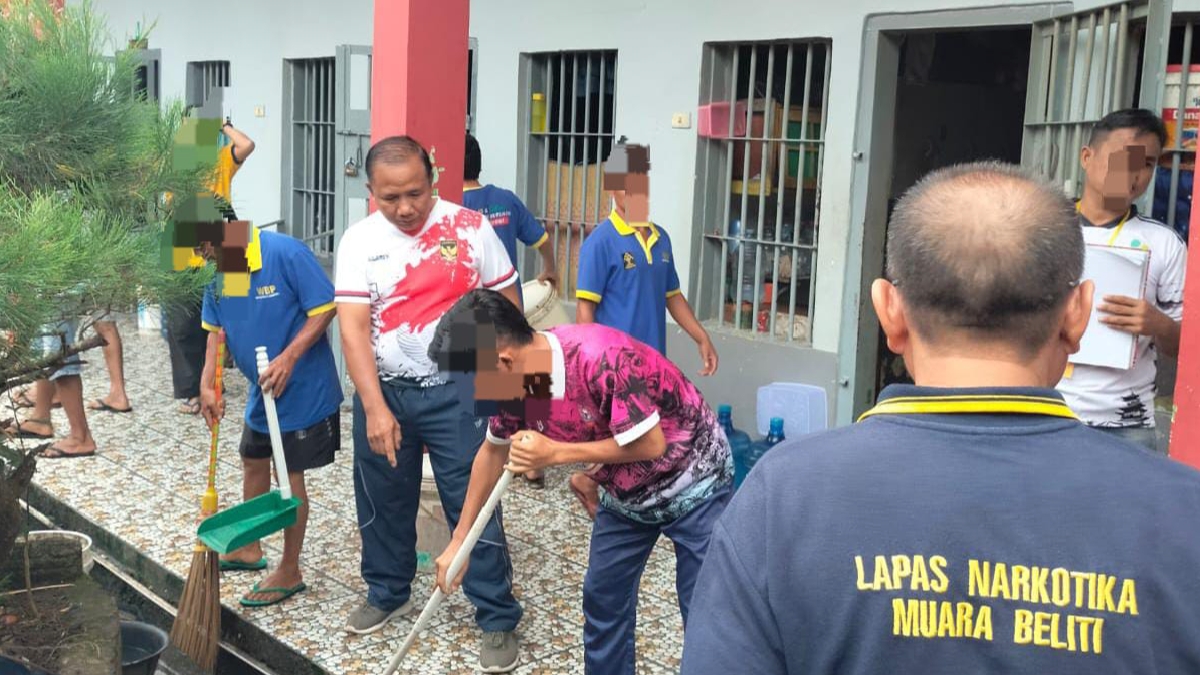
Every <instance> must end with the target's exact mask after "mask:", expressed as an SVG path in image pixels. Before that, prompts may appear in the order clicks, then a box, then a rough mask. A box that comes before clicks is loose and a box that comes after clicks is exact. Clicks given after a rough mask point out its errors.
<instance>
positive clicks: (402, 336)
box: [334, 199, 517, 380]
mask: <svg viewBox="0 0 1200 675" xmlns="http://www.w3.org/2000/svg"><path fill="white" fill-rule="evenodd" d="M335 276H336V282H335V284H334V286H335V289H336V290H335V297H336V301H337V302H344V303H362V304H370V305H371V344H372V345H373V346H374V347H375V365H376V366H377V367H378V369H379V376H380V377H381V378H382V379H385V380H388V379H392V378H395V377H404V378H410V379H419V380H427V379H428V380H436V378H435V376H436V375H437V364H435V363H434V362H433V361H432V360H431V359H430V358H429V354H428V351H429V345H430V343H431V342H432V341H433V334H434V332H435V331H436V329H437V325H438V321H440V320H441V318H442V315H444V314H445V313H446V312H447V311H449V309H450V307H451V306H453V305H454V303H455V302H457V301H458V299H459V298H461V297H462V296H464V295H466V294H467V292H469V291H472V290H474V289H476V288H490V289H492V290H500V289H502V288H506V287H508V286H511V285H512V284H514V283H516V280H517V272H516V269H514V268H513V265H512V261H511V260H510V259H509V257H508V252H507V251H506V250H505V249H504V244H503V243H501V242H500V238H499V237H497V236H496V232H495V231H494V230H492V226H491V224H490V223H489V222H488V220H487V218H486V217H484V216H483V215H482V214H480V213H478V212H476V211H471V210H469V209H465V208H463V207H461V206H459V205H457V204H452V203H450V202H447V201H445V200H442V199H439V200H437V201H436V202H435V203H434V207H433V210H432V211H430V213H429V218H428V220H426V222H425V226H424V227H422V228H421V231H420V232H419V233H418V234H416V235H415V236H414V235H408V234H405V233H404V232H401V231H400V228H398V227H396V226H395V225H393V224H392V223H391V222H390V221H388V220H387V218H385V217H384V215H383V214H382V213H380V212H378V211H377V212H375V213H373V214H371V215H370V216H368V217H366V218H364V219H363V220H361V221H359V222H357V223H355V224H354V225H352V226H351V227H350V228H349V229H348V230H346V234H344V235H343V236H342V240H341V242H339V244H338V248H337V269H336V273H335Z"/></svg>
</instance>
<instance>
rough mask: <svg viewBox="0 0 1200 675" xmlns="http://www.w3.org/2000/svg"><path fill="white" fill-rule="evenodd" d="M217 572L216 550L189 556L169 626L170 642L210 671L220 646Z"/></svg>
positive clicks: (219, 603) (202, 550)
mask: <svg viewBox="0 0 1200 675" xmlns="http://www.w3.org/2000/svg"><path fill="white" fill-rule="evenodd" d="M220 584H221V572H220V562H219V557H218V556H217V553H216V551H213V550H211V549H209V548H207V547H202V548H198V549H197V550H196V552H195V553H193V554H192V567H191V569H190V570H188V578H187V583H186V584H185V585H184V587H183V597H182V598H181V599H180V601H179V613H178V614H176V616H175V625H174V626H172V627H171V643H172V644H174V645H175V646H176V647H178V648H179V651H181V652H183V653H184V654H185V655H187V657H188V658H190V659H191V660H192V661H195V663H196V665H197V666H199V667H200V668H201V670H204V671H206V672H212V671H213V669H214V668H215V667H216V665H217V653H218V652H219V650H220V648H221V645H220V640H221V587H220Z"/></svg>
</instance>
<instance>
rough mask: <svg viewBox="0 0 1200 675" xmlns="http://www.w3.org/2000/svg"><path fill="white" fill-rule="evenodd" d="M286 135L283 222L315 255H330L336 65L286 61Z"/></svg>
mask: <svg viewBox="0 0 1200 675" xmlns="http://www.w3.org/2000/svg"><path fill="white" fill-rule="evenodd" d="M288 63H289V66H290V67H289V70H288V78H289V82H288V85H289V86H288V92H289V96H288V99H287V104H288V116H287V120H288V127H289V128H288V132H289V133H290V135H291V137H290V139H289V144H290V156H291V162H290V165H289V166H285V170H287V171H290V172H291V176H290V185H291V195H290V200H289V204H288V214H287V218H286V220H287V222H288V225H289V227H290V228H291V231H292V233H293V234H294V235H296V236H297V237H298V238H299V239H300V240H302V241H303V242H304V243H306V244H308V246H309V247H310V248H311V249H312V250H313V252H314V253H316V254H317V256H318V257H332V256H333V253H334V244H335V243H336V242H335V241H334V238H335V231H334V230H335V227H334V196H335V194H334V189H335V185H334V180H335V176H334V171H333V169H334V166H335V164H336V163H337V161H336V158H335V157H334V140H335V135H334V97H335V93H336V86H337V83H336V78H335V59H333V58H316V59H299V60H294V61H289V62H288Z"/></svg>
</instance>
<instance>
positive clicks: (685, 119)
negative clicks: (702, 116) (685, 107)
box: [671, 113, 692, 129]
mask: <svg viewBox="0 0 1200 675" xmlns="http://www.w3.org/2000/svg"><path fill="white" fill-rule="evenodd" d="M691 127H692V114H691V113H675V114H674V115H672V116H671V128H673V129H690V128H691Z"/></svg>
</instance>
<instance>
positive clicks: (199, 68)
mask: <svg viewBox="0 0 1200 675" xmlns="http://www.w3.org/2000/svg"><path fill="white" fill-rule="evenodd" d="M228 86H229V62H228V61H189V62H188V64H187V104H188V105H189V106H195V107H197V108H203V107H204V105H205V104H206V103H207V102H208V98H209V95H210V94H211V93H212V90H213V89H215V88H217V87H228Z"/></svg>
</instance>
